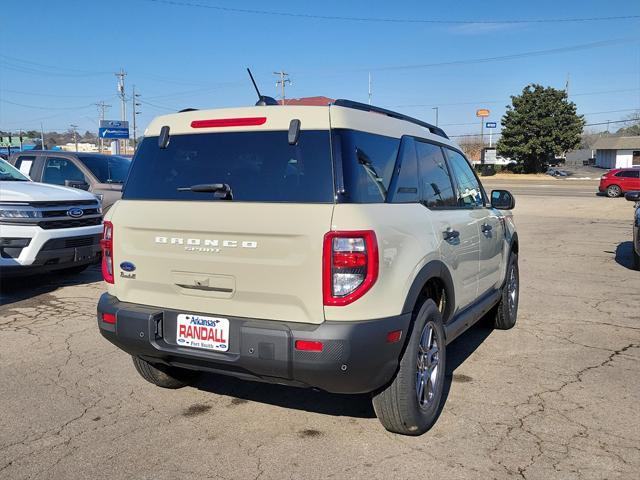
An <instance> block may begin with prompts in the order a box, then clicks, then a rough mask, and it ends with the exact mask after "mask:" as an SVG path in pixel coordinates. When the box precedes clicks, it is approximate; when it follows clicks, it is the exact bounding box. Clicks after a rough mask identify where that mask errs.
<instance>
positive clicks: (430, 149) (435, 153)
mask: <svg viewBox="0 0 640 480" xmlns="http://www.w3.org/2000/svg"><path fill="white" fill-rule="evenodd" d="M416 152H417V154H418V164H419V166H420V180H421V184H422V201H423V203H424V204H425V205H426V206H427V207H429V208H442V207H455V206H456V205H457V200H456V194H455V192H454V190H453V184H452V182H451V176H450V173H449V169H448V168H447V164H446V162H445V160H444V155H443V153H442V148H440V147H439V146H438V145H434V144H432V143H426V142H421V141H416Z"/></svg>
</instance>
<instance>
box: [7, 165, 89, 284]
mask: <svg viewBox="0 0 640 480" xmlns="http://www.w3.org/2000/svg"><path fill="white" fill-rule="evenodd" d="M101 233H102V209H101V206H100V202H99V200H98V199H97V198H96V196H95V195H93V194H91V193H88V192H85V191H83V190H79V189H76V188H67V187H60V186H57V185H46V184H43V183H36V182H32V181H31V180H30V179H29V178H28V177H26V176H25V175H23V174H22V173H20V172H19V171H18V170H16V169H15V168H14V167H13V166H11V165H10V164H9V163H7V162H5V161H4V160H1V159H0V277H1V278H2V279H5V278H7V277H10V276H17V275H30V274H36V273H42V272H47V271H52V270H58V271H66V272H69V273H72V272H80V271H82V270H84V269H85V268H87V267H88V266H89V265H91V264H92V263H96V262H98V261H99V259H100V234H101Z"/></svg>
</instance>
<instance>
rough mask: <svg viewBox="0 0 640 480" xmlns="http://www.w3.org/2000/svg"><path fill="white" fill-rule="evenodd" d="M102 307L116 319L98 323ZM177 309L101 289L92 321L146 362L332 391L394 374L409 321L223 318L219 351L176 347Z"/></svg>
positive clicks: (369, 385) (360, 389) (361, 387)
mask: <svg viewBox="0 0 640 480" xmlns="http://www.w3.org/2000/svg"><path fill="white" fill-rule="evenodd" d="M103 313H112V314H115V315H116V323H115V324H110V323H106V322H104V321H103V320H102V314H103ZM179 313H183V312H178V311H175V310H167V309H162V308H154V307H150V306H144V305H137V304H132V303H124V302H120V301H119V300H118V299H117V298H116V297H114V296H112V295H109V294H107V293H105V294H103V295H102V297H101V298H100V301H99V303H98V326H99V328H100V332H101V333H102V335H103V336H104V337H105V338H106V339H107V340H109V341H110V342H112V343H113V344H114V345H116V346H117V347H119V348H121V349H122V350H124V351H125V352H127V353H129V354H131V355H134V356H138V357H140V358H143V359H145V360H148V361H150V362H155V363H163V364H167V365H172V366H176V367H182V368H189V369H193V370H202V371H211V372H216V373H221V374H225V375H231V376H235V377H239V378H245V379H249V380H261V381H267V382H272V383H281V384H286V385H296V386H302V387H315V388H319V389H322V390H326V391H328V392H334V393H365V392H371V391H374V390H376V389H378V388H380V387H382V386H383V385H385V384H386V383H388V382H389V381H390V380H391V379H392V378H393V376H394V375H395V372H396V370H397V368H398V361H399V358H400V355H401V352H402V349H403V345H404V339H405V338H406V336H407V329H408V328H409V324H410V320H411V314H406V315H398V316H395V317H389V318H383V319H378V320H369V321H359V322H328V321H327V322H324V323H322V324H319V325H315V324H305V323H295V322H281V321H272V320H258V319H250V318H238V317H226V318H228V319H229V328H230V332H229V351H227V352H224V353H221V352H212V351H209V350H200V349H193V348H188V347H183V346H179V345H177V344H176V341H175V338H176V317H177V315H178V314H179ZM194 313H200V312H194ZM201 314H202V315H212V313H210V312H209V313H201ZM394 330H402V338H401V340H400V341H399V342H396V343H388V342H387V333H388V332H390V331H394ZM296 340H311V341H321V342H323V350H322V352H309V351H298V350H295V348H294V343H295V341H296Z"/></svg>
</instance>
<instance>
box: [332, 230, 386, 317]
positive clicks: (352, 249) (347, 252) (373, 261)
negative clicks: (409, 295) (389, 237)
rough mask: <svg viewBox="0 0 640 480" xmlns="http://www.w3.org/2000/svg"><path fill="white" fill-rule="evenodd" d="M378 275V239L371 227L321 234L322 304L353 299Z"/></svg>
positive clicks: (346, 302)
mask: <svg viewBox="0 0 640 480" xmlns="http://www.w3.org/2000/svg"><path fill="white" fill-rule="evenodd" d="M377 279H378V241H377V239H376V234H375V232H373V230H362V231H353V232H329V233H327V234H326V235H325V236H324V251H323V279H322V290H323V297H324V304H325V305H333V306H342V305H348V304H350V303H353V302H355V301H356V300H357V299H359V298H360V297H362V296H363V295H364V294H365V293H367V291H368V290H369V289H370V288H371V287H372V286H373V284H374V283H375V282H376V280H377Z"/></svg>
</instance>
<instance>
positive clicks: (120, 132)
mask: <svg viewBox="0 0 640 480" xmlns="http://www.w3.org/2000/svg"><path fill="white" fill-rule="evenodd" d="M98 136H99V137H100V138H129V122H128V121H126V120H100V128H99V129H98Z"/></svg>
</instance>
